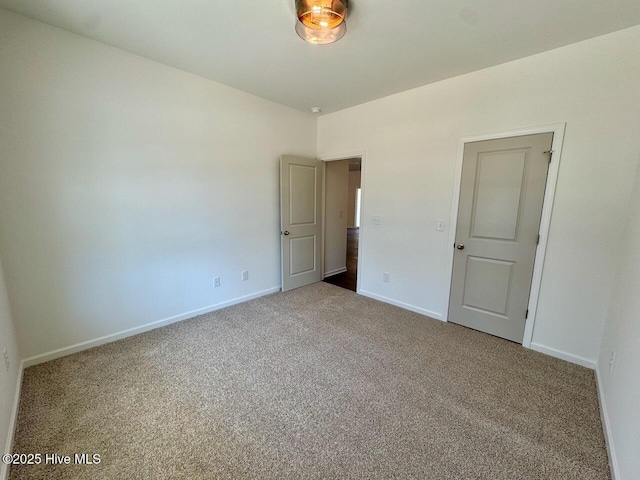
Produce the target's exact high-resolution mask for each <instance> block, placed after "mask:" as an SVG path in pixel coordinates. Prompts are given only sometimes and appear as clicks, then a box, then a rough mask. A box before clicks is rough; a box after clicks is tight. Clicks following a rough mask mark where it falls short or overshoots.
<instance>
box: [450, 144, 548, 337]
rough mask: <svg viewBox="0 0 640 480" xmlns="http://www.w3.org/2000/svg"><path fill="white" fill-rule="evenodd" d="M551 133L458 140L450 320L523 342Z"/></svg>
mask: <svg viewBox="0 0 640 480" xmlns="http://www.w3.org/2000/svg"><path fill="white" fill-rule="evenodd" d="M552 140H553V134H552V133H545V134H539V135H527V136H521V137H512V138H506V139H499V140H488V141H485V142H473V143H468V144H466V145H465V149H464V157H463V164H462V181H461V184H460V203H459V208H458V222H457V228H456V247H460V248H456V250H455V252H456V253H455V255H454V261H453V276H452V282H451V298H450V304H449V321H451V322H454V323H458V324H461V325H464V326H467V327H470V328H475V329H477V330H481V331H484V332H487V333H490V334H492V335H496V336H499V337H503V338H506V339H509V340H512V341H515V342H522V337H523V334H524V324H525V318H526V312H527V305H528V303H529V293H530V290H531V278H532V275H533V263H534V259H535V254H536V247H537V241H538V231H539V228H540V218H541V216H542V202H543V199H544V190H545V186H546V180H547V170H548V168H549V154H548V153H545V152H547V151H548V150H550V149H551V142H552Z"/></svg>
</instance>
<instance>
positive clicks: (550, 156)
mask: <svg viewBox="0 0 640 480" xmlns="http://www.w3.org/2000/svg"><path fill="white" fill-rule="evenodd" d="M542 153H548V154H549V163H551V158H552V157H553V150H547V151H546V152H542Z"/></svg>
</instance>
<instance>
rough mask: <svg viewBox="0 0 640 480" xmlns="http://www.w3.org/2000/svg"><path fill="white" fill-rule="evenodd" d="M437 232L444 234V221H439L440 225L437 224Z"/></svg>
mask: <svg viewBox="0 0 640 480" xmlns="http://www.w3.org/2000/svg"><path fill="white" fill-rule="evenodd" d="M436 230H437V231H438V232H444V220H438V223H437V224H436Z"/></svg>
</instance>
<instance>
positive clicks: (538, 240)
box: [536, 234, 540, 245]
mask: <svg viewBox="0 0 640 480" xmlns="http://www.w3.org/2000/svg"><path fill="white" fill-rule="evenodd" d="M536 245H540V235H539V234H538V239H537V240H536Z"/></svg>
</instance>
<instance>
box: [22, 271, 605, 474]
mask: <svg viewBox="0 0 640 480" xmlns="http://www.w3.org/2000/svg"><path fill="white" fill-rule="evenodd" d="M14 450H15V451H16V452H40V453H43V454H44V453H53V452H55V453H58V454H66V455H72V454H74V453H78V452H86V453H90V454H92V453H98V454H100V455H101V463H100V464H99V465H93V466H82V465H69V466H56V467H51V466H48V467H42V466H22V467H14V468H13V469H12V473H11V478H12V479H14V480H18V479H54V478H55V479H58V478H60V479H91V480H98V479H198V478H267V479H280V478H296V479H297V478H391V477H395V478H420V479H509V480H514V479H524V478H529V479H579V480H586V479H608V478H610V476H609V468H608V464H607V455H606V452H605V447H604V440H603V435H602V427H601V424H600V417H599V411H598V403H597V397H596V387H595V383H594V375H593V372H591V371H589V370H587V369H585V368H582V367H578V366H575V365H571V364H569V363H565V362H562V361H560V360H556V359H553V358H551V357H547V356H544V355H541V354H538V353H535V352H533V351H529V350H526V349H524V348H522V347H521V346H519V345H516V344H513V343H510V342H507V341H504V340H500V339H498V338H495V337H491V336H489V335H485V334H482V333H479V332H475V331H472V330H468V329H465V328H463V327H458V326H456V325H453V324H446V323H442V322H439V321H437V320H431V319H428V318H426V317H423V316H421V315H418V314H414V313H411V312H408V311H405V310H402V309H400V308H396V307H393V306H390V305H386V304H383V303H380V302H377V301H375V300H370V299H367V298H364V297H361V296H358V295H356V294H355V293H353V292H350V291H348V290H343V289H341V288H338V287H335V286H333V285H329V284H326V283H318V284H315V285H312V286H309V287H305V288H301V289H298V290H294V291H291V292H287V293H284V294H282V293H280V294H275V295H271V296H268V297H264V298H261V299H258V300H254V301H251V302H248V303H244V304H241V305H237V306H234V307H230V308H227V309H224V310H220V311H217V312H214V313H211V314H208V315H203V316H200V317H198V318H195V319H193V320H188V321H185V322H181V323H178V324H174V325H171V326H168V327H165V328H162V329H158V330H155V331H152V332H148V333H145V334H141V335H138V336H135V337H131V338H128V339H125V340H121V341H118V342H115V343H111V344H109V345H105V346H102V347H98V348H94V349H92V350H89V351H85V352H82V353H78V354H75V355H71V356H68V357H65V358H61V359H58V360H55V361H52V362H49V363H46V364H43V365H38V366H36V367H32V368H29V369H27V370H26V371H25V376H24V384H23V390H22V401H21V404H20V416H19V421H18V430H17V437H16V444H15V449H14Z"/></svg>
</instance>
